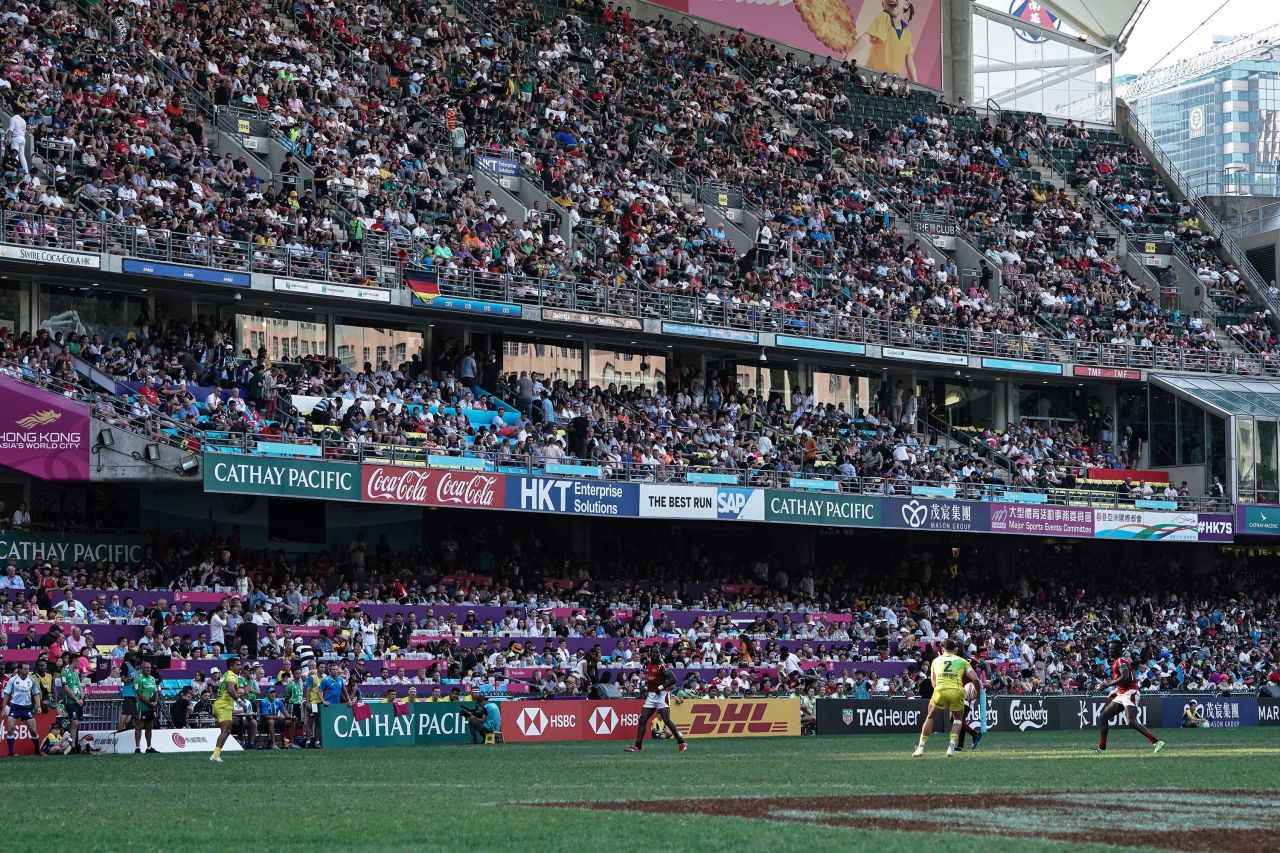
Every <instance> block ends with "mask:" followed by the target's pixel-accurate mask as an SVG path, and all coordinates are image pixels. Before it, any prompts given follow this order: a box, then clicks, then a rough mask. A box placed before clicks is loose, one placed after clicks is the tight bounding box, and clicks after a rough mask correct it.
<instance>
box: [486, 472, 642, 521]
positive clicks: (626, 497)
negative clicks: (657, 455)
mask: <svg viewBox="0 0 1280 853" xmlns="http://www.w3.org/2000/svg"><path fill="white" fill-rule="evenodd" d="M504 488H505V491H506V507H507V509H518V510H524V511H526V512H553V513H571V514H573V515H599V516H613V517H618V518H635V516H636V515H637V513H638V512H639V505H640V487H639V486H638V485H636V484H634V483H617V482H613V481H610V480H586V479H561V480H557V479H552V478H550V477H519V476H513V477H507V478H506V486H505V487H504Z"/></svg>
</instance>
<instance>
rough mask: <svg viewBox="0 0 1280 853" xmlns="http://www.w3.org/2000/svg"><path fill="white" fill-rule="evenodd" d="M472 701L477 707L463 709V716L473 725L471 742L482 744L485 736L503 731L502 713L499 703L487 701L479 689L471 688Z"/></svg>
mask: <svg viewBox="0 0 1280 853" xmlns="http://www.w3.org/2000/svg"><path fill="white" fill-rule="evenodd" d="M471 700H472V701H473V702H475V703H476V704H475V706H474V707H471V708H465V707H464V708H463V709H462V714H463V716H465V717H466V718H467V719H468V720H469V721H470V723H471V742H472V743H473V744H475V743H480V742H481V741H483V740H484V736H485V735H490V734H498V733H499V732H500V731H501V730H502V712H501V710H500V709H499V708H498V703H497V702H495V701H493V699H486V698H485V695H484V691H483V690H481V689H480V688H479V687H473V688H471Z"/></svg>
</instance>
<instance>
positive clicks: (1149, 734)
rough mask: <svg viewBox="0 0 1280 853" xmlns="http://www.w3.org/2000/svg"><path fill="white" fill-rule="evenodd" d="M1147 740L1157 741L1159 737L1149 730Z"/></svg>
mask: <svg viewBox="0 0 1280 853" xmlns="http://www.w3.org/2000/svg"><path fill="white" fill-rule="evenodd" d="M1147 740H1148V741H1149V742H1151V743H1155V742H1156V741H1157V740H1158V738H1157V737H1156V736H1155V735H1153V734H1151V733H1150V732H1148V733H1147Z"/></svg>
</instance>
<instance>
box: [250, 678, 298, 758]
mask: <svg viewBox="0 0 1280 853" xmlns="http://www.w3.org/2000/svg"><path fill="white" fill-rule="evenodd" d="M258 718H259V719H260V720H261V722H262V723H264V724H265V725H266V727H267V743H269V744H271V748H272V749H279V748H280V745H279V744H277V743H276V725H277V724H279V725H280V727H281V740H283V741H284V745H285V748H286V749H288V747H289V741H288V740H286V739H285V737H284V734H283V732H284V727H285V726H287V725H288V723H289V719H290V718H289V716H288V714H286V713H285V704H284V700H283V699H281V698H279V697H278V696H276V688H275V686H274V685H273V686H271V687H268V688H267V695H266V696H264V697H263V698H261V699H259V700H258Z"/></svg>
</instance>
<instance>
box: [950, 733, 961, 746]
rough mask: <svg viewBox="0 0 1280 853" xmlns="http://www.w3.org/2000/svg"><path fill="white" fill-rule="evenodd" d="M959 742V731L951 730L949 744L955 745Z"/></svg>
mask: <svg viewBox="0 0 1280 853" xmlns="http://www.w3.org/2000/svg"><path fill="white" fill-rule="evenodd" d="M959 742H960V733H959V732H952V733H951V745H952V746H955V745H956V744H957V743H959Z"/></svg>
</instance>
